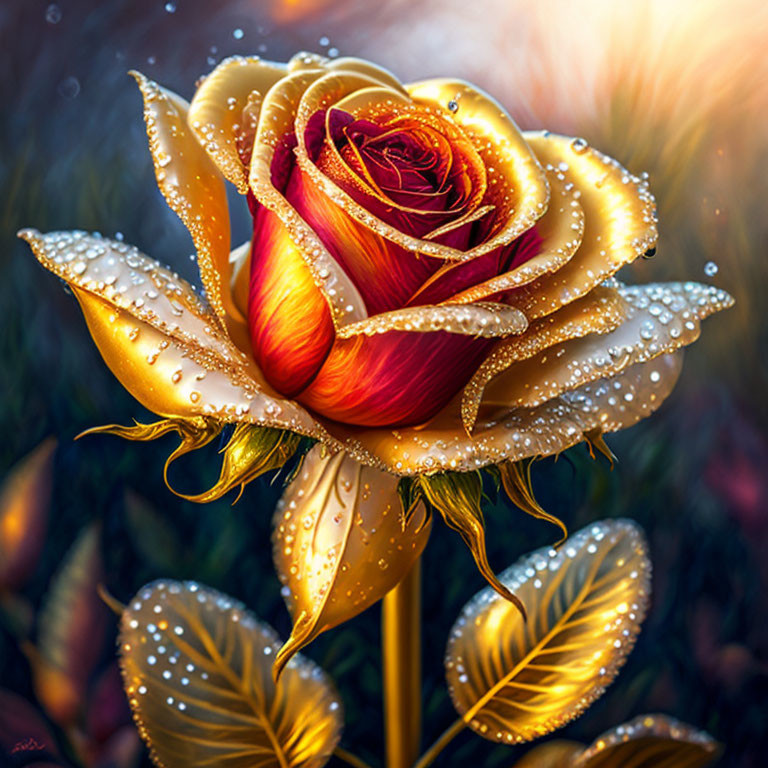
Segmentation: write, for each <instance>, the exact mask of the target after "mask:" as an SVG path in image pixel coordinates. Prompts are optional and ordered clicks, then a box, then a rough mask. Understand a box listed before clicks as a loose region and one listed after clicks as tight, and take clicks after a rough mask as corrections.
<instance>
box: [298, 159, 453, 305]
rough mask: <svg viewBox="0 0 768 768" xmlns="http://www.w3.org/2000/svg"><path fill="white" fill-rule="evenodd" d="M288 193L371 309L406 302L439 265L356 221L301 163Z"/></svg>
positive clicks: (435, 261) (437, 262)
mask: <svg viewBox="0 0 768 768" xmlns="http://www.w3.org/2000/svg"><path fill="white" fill-rule="evenodd" d="M285 196H286V198H287V199H288V202H290V203H291V205H292V206H293V207H294V208H295V209H296V210H297V211H298V213H299V214H300V215H301V216H302V218H303V219H304V220H305V221H306V222H307V224H308V225H309V226H310V227H312V229H314V231H315V232H316V233H317V235H318V236H319V237H320V239H321V240H322V241H323V243H324V244H325V247H326V248H327V249H328V250H329V251H330V253H331V255H332V256H333V257H334V258H335V259H336V261H337V262H338V263H339V264H340V265H341V267H342V269H343V270H344V271H345V272H346V273H347V275H349V277H350V279H351V280H352V281H353V282H354V284H355V286H356V287H357V289H358V291H360V294H361V295H362V297H363V300H364V301H365V305H366V308H367V309H368V313H369V314H371V315H374V314H380V313H381V312H387V311H389V310H391V309H397V308H399V307H402V306H405V304H406V303H407V302H408V299H409V298H410V297H411V295H412V294H413V293H414V292H415V291H416V289H417V288H418V287H419V286H420V285H421V284H422V283H423V282H424V281H425V280H426V279H427V278H428V277H429V276H430V275H431V274H432V273H433V272H434V271H435V270H436V269H437V268H438V267H439V265H440V262H439V261H437V260H436V259H431V258H429V257H427V256H420V255H419V254H416V253H413V252H412V251H408V250H406V249H405V248H402V247H400V246H399V245H396V244H395V243H393V242H391V241H389V240H387V239H385V238H384V237H382V236H381V235H378V234H376V233H375V232H374V231H373V230H371V229H369V228H367V227H365V226H364V225H362V224H359V223H358V222H356V221H355V220H354V219H352V218H351V217H350V216H348V215H347V214H346V213H344V211H343V210H342V209H341V208H340V207H339V206H338V205H337V204H336V203H334V202H333V201H332V200H331V199H330V198H329V197H327V195H326V194H325V193H324V192H323V191H321V190H318V189H317V188H316V187H315V186H314V184H313V182H312V181H311V180H310V179H309V178H308V177H307V176H306V175H305V174H304V173H303V172H302V171H301V170H299V169H298V168H297V169H295V170H294V172H293V174H292V176H291V179H290V181H289V182H288V187H287V189H286V192H285Z"/></svg>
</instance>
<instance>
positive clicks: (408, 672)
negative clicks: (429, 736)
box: [382, 560, 421, 768]
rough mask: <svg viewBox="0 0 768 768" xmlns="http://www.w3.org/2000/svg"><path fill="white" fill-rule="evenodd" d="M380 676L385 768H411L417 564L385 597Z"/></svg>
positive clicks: (416, 741) (417, 723)
mask: <svg viewBox="0 0 768 768" xmlns="http://www.w3.org/2000/svg"><path fill="white" fill-rule="evenodd" d="M382 667H383V670H382V675H383V683H384V733H385V741H386V747H387V763H386V764H387V768H410V766H411V765H412V764H413V762H414V761H415V760H416V758H417V756H418V754H419V747H420V742H421V561H420V560H417V561H416V563H414V565H413V567H412V568H411V570H410V572H409V573H408V575H407V576H406V577H405V578H404V579H403V580H402V581H401V582H400V583H399V584H398V585H397V586H396V587H395V588H394V589H393V590H391V591H390V592H389V593H388V594H387V595H386V596H385V597H384V603H383V609H382Z"/></svg>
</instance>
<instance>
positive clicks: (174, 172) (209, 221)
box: [131, 72, 244, 323]
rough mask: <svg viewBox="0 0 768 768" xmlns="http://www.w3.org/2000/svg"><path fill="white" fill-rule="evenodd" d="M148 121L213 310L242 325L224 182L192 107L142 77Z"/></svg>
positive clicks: (160, 177) (161, 179)
mask: <svg viewBox="0 0 768 768" xmlns="http://www.w3.org/2000/svg"><path fill="white" fill-rule="evenodd" d="M131 74H132V75H133V76H134V78H135V79H136V82H137V83H138V84H139V88H140V89H141V93H142V96H143V97H144V120H145V122H146V124H147V134H148V136H149V149H150V152H151V153H152V160H153V163H154V166H155V175H156V177H157V183H158V186H159V187H160V191H161V192H162V193H163V196H164V197H165V199H166V202H167V203H168V205H169V207H170V208H171V210H172V211H173V212H174V213H176V214H177V216H178V217H179V218H180V219H181V220H182V222H183V223H184V226H185V227H186V228H187V229H188V230H189V233H190V235H191V236H192V240H193V242H194V244H195V249H196V251H197V265H198V268H199V269H200V277H201V279H202V281H203V285H204V286H205V290H206V293H207V294H208V297H209V300H210V302H211V306H212V307H213V309H214V311H215V312H216V315H217V317H218V318H219V319H220V320H221V322H222V323H225V322H226V319H227V317H230V318H233V319H234V320H235V321H238V322H241V323H242V322H243V321H244V318H243V317H242V315H241V314H240V312H239V311H238V309H237V307H236V306H235V304H234V302H233V301H232V297H231V293H230V288H229V237H230V235H229V209H228V207H227V193H226V189H225V186H224V178H223V177H222V175H221V174H220V173H219V170H218V168H216V166H215V165H214V164H213V163H212V162H211V160H210V158H209V157H208V155H207V154H206V153H205V150H204V149H203V148H202V147H201V146H200V144H199V143H198V141H197V139H196V138H195V135H194V134H193V133H192V129H191V128H189V126H188V125H187V111H188V108H189V105H188V104H187V102H186V101H184V99H182V98H181V97H180V96H177V95H176V94H175V93H172V92H171V91H168V90H166V89H165V88H161V87H160V86H159V85H158V84H157V83H155V82H152V81H151V80H148V79H147V78H146V77H144V75H142V74H140V73H139V72H132V73H131Z"/></svg>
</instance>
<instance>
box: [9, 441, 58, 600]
mask: <svg viewBox="0 0 768 768" xmlns="http://www.w3.org/2000/svg"><path fill="white" fill-rule="evenodd" d="M55 449H56V441H55V440H54V439H53V438H48V439H47V440H44V441H43V442H42V443H40V445H38V446H37V448H35V450H34V451H32V452H31V453H30V454H28V455H27V456H25V457H24V458H23V459H22V460H21V461H20V462H19V463H18V464H16V466H14V467H13V468H12V469H11V471H10V472H9V473H8V475H7V476H6V478H5V481H4V482H3V486H2V489H0V591H2V590H3V589H17V588H19V587H20V586H22V585H23V584H24V582H25V581H26V580H27V578H28V577H29V576H30V575H31V574H32V572H33V571H34V569H35V567H36V566H37V560H38V557H39V556H40V551H41V550H42V547H43V543H44V542H45V530H46V527H47V523H48V507H49V505H50V503H51V482H52V475H53V453H54V450H55Z"/></svg>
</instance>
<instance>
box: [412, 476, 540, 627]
mask: <svg viewBox="0 0 768 768" xmlns="http://www.w3.org/2000/svg"><path fill="white" fill-rule="evenodd" d="M418 483H419V490H420V491H421V493H423V495H424V497H425V498H426V499H427V501H429V503H430V504H431V505H432V506H433V507H434V508H435V509H436V510H437V511H438V512H439V513H440V514H441V515H442V517H443V520H445V524H446V525H447V526H448V527H449V528H453V530H454V531H458V532H459V534H461V538H462V539H464V543H465V544H466V545H467V546H468V547H469V551H470V552H471V553H472V557H473V558H474V559H475V564H476V565H477V567H478V570H479V571H480V573H482V574H483V576H485V579H486V581H487V582H488V583H489V584H490V585H491V587H492V588H493V589H494V590H495V591H496V592H497V593H498V594H499V595H501V596H502V597H503V598H504V599H505V600H508V601H509V602H510V603H512V604H513V605H514V606H515V607H516V608H517V610H518V611H520V613H521V614H522V618H523V620H525V618H526V611H525V605H524V604H523V602H522V601H521V600H520V599H519V598H518V597H517V595H515V594H514V593H513V592H512V591H511V590H510V589H509V588H508V587H507V586H506V585H505V584H503V583H502V582H501V581H499V579H497V578H496V574H495V573H494V572H493V569H492V568H491V566H490V563H489V562H488V555H487V553H486V551H485V520H484V518H483V508H482V498H483V483H482V480H481V478H480V473H479V472H443V473H441V474H438V475H424V476H422V477H419V478H418Z"/></svg>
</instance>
